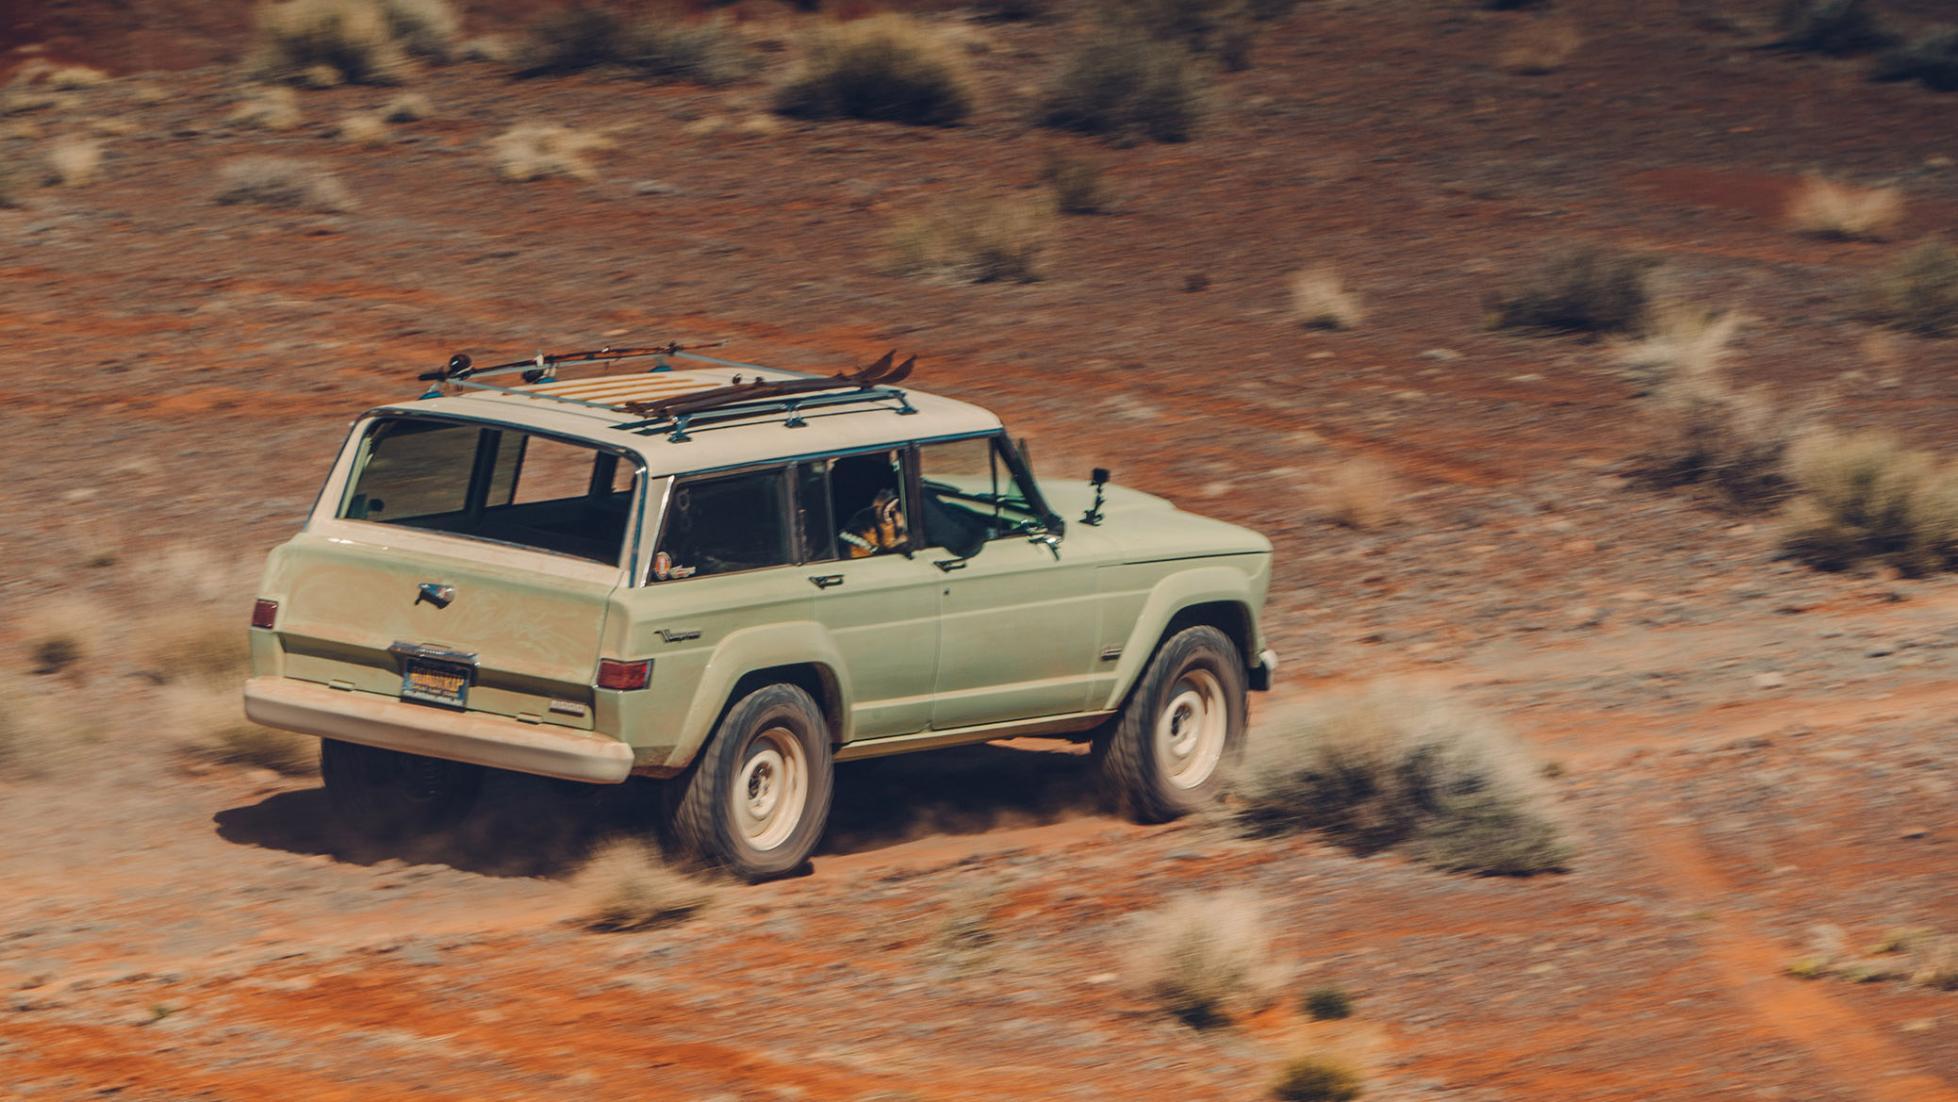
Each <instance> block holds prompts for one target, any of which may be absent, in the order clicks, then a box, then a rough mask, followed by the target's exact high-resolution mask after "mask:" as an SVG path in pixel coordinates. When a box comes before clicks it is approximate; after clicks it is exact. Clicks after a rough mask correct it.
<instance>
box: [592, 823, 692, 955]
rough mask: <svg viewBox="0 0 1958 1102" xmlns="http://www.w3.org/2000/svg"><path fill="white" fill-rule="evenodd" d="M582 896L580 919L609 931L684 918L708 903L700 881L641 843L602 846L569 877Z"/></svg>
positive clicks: (645, 928) (637, 928)
mask: <svg viewBox="0 0 1958 1102" xmlns="http://www.w3.org/2000/svg"><path fill="white" fill-rule="evenodd" d="M572 887H573V889H574V890H575V891H577V892H579V893H580V894H582V895H583V896H584V897H585V900H586V902H585V905H584V908H583V910H582V912H581V914H580V917H579V921H580V922H581V923H582V924H583V925H584V926H585V927H586V928H587V929H591V930H599V931H604V932H608V933H614V932H624V931H628V930H650V929H653V928H655V927H659V926H671V925H674V924H676V923H680V922H685V921H686V920H687V919H689V918H691V917H693V916H694V915H695V914H698V913H699V912H700V911H701V910H703V909H705V908H706V907H707V906H708V905H709V904H710V903H711V902H712V901H713V893H712V891H711V890H710V889H709V888H708V887H707V886H706V885H704V884H702V883H700V882H699V881H697V880H694V879H693V878H692V877H689V876H687V875H686V874H685V873H682V872H680V871H679V870H678V869H675V868H672V867H671V866H669V865H667V864H666V863H665V862H663V861H661V860H660V858H659V854H658V853H656V852H655V851H654V850H653V849H652V848H651V847H649V846H647V845H645V844H644V843H642V842H634V841H614V842H611V843H609V844H607V845H606V846H604V847H602V848H601V849H600V850H599V851H598V852H597V853H596V854H594V855H593V857H592V859H591V860H590V861H587V862H586V863H585V865H584V867H583V868H581V869H580V870H579V871H578V874H577V876H575V877H574V878H573V880H572Z"/></svg>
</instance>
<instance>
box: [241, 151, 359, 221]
mask: <svg viewBox="0 0 1958 1102" xmlns="http://www.w3.org/2000/svg"><path fill="white" fill-rule="evenodd" d="M216 199H217V201H218V202H220V203H225V204H235V203H254V204H257V205H259V206H266V207H289V208H295V209H303V210H312V211H317V212H320V213H322V214H341V213H345V212H347V211H351V210H353V209H355V206H356V204H355V203H354V199H353V196H352V195H350V194H349V193H348V192H347V188H346V185H345V184H342V183H341V182H340V178H339V177H338V176H335V175H334V174H333V173H332V172H330V171H329V170H327V169H325V168H323V167H321V166H319V165H317V164H312V163H310V162H307V161H299V160H294V159H293V158H291V157H240V158H238V159H237V160H235V161H232V162H230V163H229V164H226V165H225V166H224V167H223V168H221V169H219V170H218V191H217V195H216Z"/></svg>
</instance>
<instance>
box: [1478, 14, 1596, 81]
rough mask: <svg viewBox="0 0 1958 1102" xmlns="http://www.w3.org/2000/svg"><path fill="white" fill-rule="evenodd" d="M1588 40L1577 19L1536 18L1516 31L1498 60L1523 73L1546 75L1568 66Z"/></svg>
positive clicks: (1523, 74)
mask: <svg viewBox="0 0 1958 1102" xmlns="http://www.w3.org/2000/svg"><path fill="white" fill-rule="evenodd" d="M1583 44H1584V36H1583V34H1582V33H1580V32H1579V31H1578V29H1577V25H1576V24H1574V23H1570V22H1566V21H1564V20H1562V19H1539V20H1532V21H1531V22H1528V23H1525V24H1523V25H1522V26H1520V27H1518V28H1516V30H1514V31H1512V32H1511V33H1510V35H1509V37H1508V38H1507V39H1506V40H1505V41H1504V43H1503V48H1502V52H1501V53H1500V54H1499V55H1498V56H1497V58H1496V64H1497V65H1498V66H1499V67H1500V68H1502V69H1503V70H1504V71H1505V72H1510V73H1515V74H1517V75H1519V76H1543V75H1544V74H1546V73H1554V72H1556V71H1557V70H1558V69H1561V68H1563V67H1564V63H1565V62H1568V61H1569V60H1570V59H1571V56H1572V55H1573V54H1575V53H1577V48H1578V47H1579V46H1582V45H1583Z"/></svg>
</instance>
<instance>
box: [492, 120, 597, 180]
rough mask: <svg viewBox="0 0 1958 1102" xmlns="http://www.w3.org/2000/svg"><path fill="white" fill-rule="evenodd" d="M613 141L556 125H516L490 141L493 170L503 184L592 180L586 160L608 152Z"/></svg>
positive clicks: (593, 171) (593, 175) (593, 173)
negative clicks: (558, 178)
mask: <svg viewBox="0 0 1958 1102" xmlns="http://www.w3.org/2000/svg"><path fill="white" fill-rule="evenodd" d="M615 144H617V143H615V142H613V140H612V139H611V138H609V137H606V136H605V135H603V134H598V133H594V132H592V131H589V130H574V129H572V128H571V127H568V126H559V125H558V124H556V123H518V124H517V125H515V126H512V127H511V128H510V129H508V130H505V131H504V132H503V133H501V134H498V135H497V136H496V137H495V138H493V139H491V142H490V148H491V152H492V155H493V157H494V159H495V162H496V170H497V172H498V173H500V174H501V175H502V176H503V178H504V179H506V180H514V181H519V182H521V181H526V180H543V179H548V178H550V177H553V176H569V177H572V178H574V179H578V180H596V179H597V178H598V169H597V168H595V167H593V165H592V163H591V161H590V160H589V159H588V158H589V156H590V155H591V154H593V153H598V152H602V151H604V150H608V149H611V148H612V147H613V146H614V145H615Z"/></svg>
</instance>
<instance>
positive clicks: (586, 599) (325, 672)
mask: <svg viewBox="0 0 1958 1102" xmlns="http://www.w3.org/2000/svg"><path fill="white" fill-rule="evenodd" d="M581 575H582V576H581ZM425 583H426V584H427V585H429V586H431V587H433V588H434V589H435V590H436V592H435V593H434V594H433V595H432V596H431V595H430V594H425V593H424V592H423V586H424V584H425ZM615 586H616V582H598V581H594V580H592V579H591V577H590V571H589V569H587V570H583V571H580V570H578V569H576V566H575V565H574V566H572V567H570V568H568V569H567V570H566V571H565V573H564V574H563V575H559V574H555V573H548V572H540V571H538V570H535V569H530V568H526V567H522V566H507V565H501V564H499V565H487V564H484V563H481V562H472V561H469V560H468V559H466V558H464V557H463V556H462V555H461V554H458V555H454V556H451V555H446V554H432V553H429V552H427V551H423V550H418V549H415V550H411V549H406V548H402V547H399V546H384V545H381V544H369V543H359V542H352V541H348V540H345V539H328V538H323V537H320V536H314V535H306V534H301V535H299V536H297V537H295V538H294V539H293V540H292V541H291V542H290V543H287V544H286V545H285V546H283V547H281V548H279V549H278V551H276V552H275V553H274V554H273V557H272V562H271V565H270V567H269V569H268V572H267V577H266V582H265V587H264V589H263V590H262V592H263V593H264V595H265V596H267V597H271V598H273V599H276V600H278V601H279V617H278V625H277V628H276V634H277V636H278V640H279V644H280V647H281V649H282V650H283V652H284V654H283V663H282V666H283V672H284V674H285V676H287V677H291V678H296V679H298V680H301V681H312V682H317V683H320V684H325V685H333V686H334V687H336V688H342V689H354V690H359V691H363V692H370V693H382V694H386V695H388V696H400V695H402V693H403V689H404V674H405V673H406V672H407V666H408V665H409V664H411V663H412V664H414V665H415V667H416V672H417V678H418V680H419V679H422V678H424V677H425V676H426V675H429V674H431V673H433V674H434V675H435V680H436V681H440V680H442V678H443V675H444V674H446V672H448V671H451V670H454V669H456V668H457V667H456V665H455V664H454V662H466V661H467V656H470V655H473V656H474V658H473V668H471V669H466V673H467V679H468V681H469V684H468V685H467V688H466V690H465V694H466V695H465V698H464V699H465V703H466V709H467V710H468V711H472V712H487V713H490V714H494V715H505V716H518V717H521V718H524V719H530V720H533V721H538V722H546V723H555V724H559V725H563V726H569V727H580V728H587V729H588V728H590V727H591V726H592V674H593V670H594V668H595V667H596V665H597V662H598V651H599V638H600V633H601V631H602V630H603V629H604V626H605V610H606V604H607V598H608V597H610V595H611V593H612V590H613V589H614V588H615ZM443 587H447V589H443ZM443 597H447V602H446V604H444V603H443V600H442V598H443ZM444 655H447V656H448V657H449V658H450V659H453V660H454V662H445V661H443V660H442V657H443V656H444ZM423 699H427V698H426V697H424V698H423ZM435 706H439V705H435Z"/></svg>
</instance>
